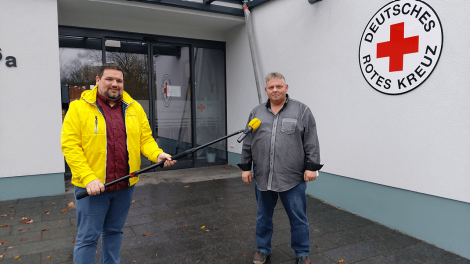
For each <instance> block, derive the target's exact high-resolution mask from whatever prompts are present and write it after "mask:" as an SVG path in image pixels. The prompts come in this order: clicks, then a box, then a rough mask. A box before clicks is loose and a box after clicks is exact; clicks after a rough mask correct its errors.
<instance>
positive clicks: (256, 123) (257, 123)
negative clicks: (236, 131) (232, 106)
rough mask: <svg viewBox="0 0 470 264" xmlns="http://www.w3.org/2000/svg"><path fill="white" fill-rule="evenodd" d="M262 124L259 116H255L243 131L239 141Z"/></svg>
mask: <svg viewBox="0 0 470 264" xmlns="http://www.w3.org/2000/svg"><path fill="white" fill-rule="evenodd" d="M260 125H261V121H260V120H259V119H258V118H253V119H252V120H251V121H250V123H248V127H247V128H246V129H245V131H243V134H242V135H241V136H240V137H239V138H238V139H237V142H238V143H240V142H242V141H243V140H244V139H245V137H246V136H247V135H248V134H249V133H251V131H255V130H256V129H258V127H259V126H260Z"/></svg>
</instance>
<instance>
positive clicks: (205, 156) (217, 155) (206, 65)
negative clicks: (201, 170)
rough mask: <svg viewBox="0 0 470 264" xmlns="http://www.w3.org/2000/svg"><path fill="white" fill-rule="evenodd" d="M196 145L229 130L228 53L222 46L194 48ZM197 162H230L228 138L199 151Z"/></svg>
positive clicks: (209, 163) (222, 134)
mask: <svg viewBox="0 0 470 264" xmlns="http://www.w3.org/2000/svg"><path fill="white" fill-rule="evenodd" d="M194 67H195V68H194V71H195V84H196V87H195V97H196V108H195V109H196V110H195V111H196V115H195V116H196V145H197V146H200V145H203V144H206V143H208V142H210V141H213V140H216V139H218V138H221V137H223V136H225V135H226V134H227V128H226V120H225V117H226V95H225V53H224V51H223V50H216V49H207V48H195V49H194ZM196 153H197V159H196V166H197V167H201V166H209V165H215V164H226V163H227V141H226V140H223V141H220V142H218V143H215V144H214V145H211V146H209V147H207V148H204V149H201V150H199V151H197V152H196Z"/></svg>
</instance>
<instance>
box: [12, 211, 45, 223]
mask: <svg viewBox="0 0 470 264" xmlns="http://www.w3.org/2000/svg"><path fill="white" fill-rule="evenodd" d="M23 217H26V218H28V219H29V220H33V223H40V222H41V213H24V212H19V211H18V212H15V217H14V219H13V220H12V222H11V224H12V225H15V226H18V225H21V224H22V223H21V219H22V218H23Z"/></svg>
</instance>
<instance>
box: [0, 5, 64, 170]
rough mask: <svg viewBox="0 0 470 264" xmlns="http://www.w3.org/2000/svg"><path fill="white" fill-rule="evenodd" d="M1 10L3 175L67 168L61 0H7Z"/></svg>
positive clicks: (0, 140)
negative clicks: (10, 59)
mask: <svg viewBox="0 0 470 264" xmlns="http://www.w3.org/2000/svg"><path fill="white" fill-rule="evenodd" d="M0 10H2V12H1V13H2V15H1V16H0V49H1V51H0V53H1V54H2V59H1V60H0V112H1V113H2V117H1V129H0V146H1V147H0V167H1V168H2V169H1V170H0V177H13V176H23V175H36V174H51V173H63V172H64V159H63V156H62V154H61V150H60V129H61V126H62V108H61V103H60V102H61V98H60V96H61V95H60V76H59V73H60V69H59V43H58V32H57V1H56V0H21V1H1V2H0ZM7 56H14V57H16V60H17V67H11V68H9V67H7V66H6V65H5V63H6V57H7Z"/></svg>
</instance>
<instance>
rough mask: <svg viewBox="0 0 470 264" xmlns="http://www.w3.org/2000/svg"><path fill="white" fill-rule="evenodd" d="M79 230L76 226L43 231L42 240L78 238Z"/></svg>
mask: <svg viewBox="0 0 470 264" xmlns="http://www.w3.org/2000/svg"><path fill="white" fill-rule="evenodd" d="M77 232H78V228H77V227H76V226H72V225H70V226H67V227H63V228H56V229H52V230H47V231H42V232H41V233H42V240H49V239H57V238H63V237H76V236H77Z"/></svg>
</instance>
